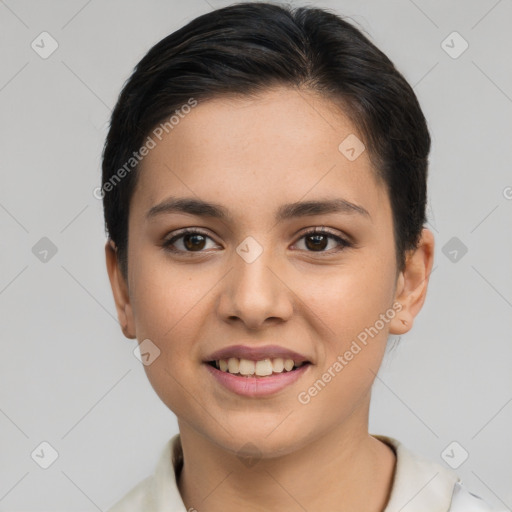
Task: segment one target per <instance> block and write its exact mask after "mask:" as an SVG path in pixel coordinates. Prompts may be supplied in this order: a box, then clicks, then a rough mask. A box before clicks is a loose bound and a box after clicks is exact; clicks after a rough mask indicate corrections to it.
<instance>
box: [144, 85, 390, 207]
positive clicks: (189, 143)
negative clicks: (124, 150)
mask: <svg viewBox="0 0 512 512" xmlns="http://www.w3.org/2000/svg"><path fill="white" fill-rule="evenodd" d="M187 111H188V113H187V114H182V116H180V118H179V121H178V122H177V123H175V124H173V125H172V128H171V127H170V126H168V127H167V131H165V130H164V131H163V134H162V135H160V138H161V140H158V139H157V138H156V137H155V136H154V135H153V139H154V140H155V143H156V144H155V147H154V148H153V149H151V151H150V152H149V153H148V154H147V156H145V157H144V159H143V161H142V162H141V164H140V166H139V171H138V172H140V176H139V180H138V185H137V191H136V193H135V196H136V197H134V203H136V204H134V207H137V208H139V207H140V208H142V207H143V208H146V209H147V208H150V207H151V206H153V205H155V204H156V203H158V202H160V201H162V200H163V199H164V198H165V197H166V196H167V195H169V194H170V193H172V194H173V195H187V196H191V195H196V196H198V197H201V198H203V199H207V200H208V199H209V200H216V202H219V200H220V199H221V200H225V201H226V202H228V203H232V204H236V203H240V201H242V202H244V201H245V209H250V206H251V205H252V206H254V208H255V210H257V208H258V207H259V208H267V207H268V206H269V204H273V205H274V206H275V207H277V206H278V204H280V203H283V202H291V201H297V200H299V199H300V198H301V197H304V196H307V199H313V198H314V196H315V195H321V196H323V197H325V196H326V194H329V193H330V194H331V195H333V196H334V192H340V193H342V194H343V197H344V198H345V199H347V200H349V201H351V202H354V203H361V202H362V201H363V200H364V202H366V203H367V204H368V203H369V208H375V207H376V206H377V204H376V203H378V202H379V200H382V197H381V196H382V192H383V187H381V185H380V183H379V182H378V181H377V179H376V177H375V173H374V171H373V169H372V168H371V164H370V160H369V156H368V154H367V151H365V150H364V146H363V144H362V141H361V139H362V137H361V136H360V134H359V133H358V132H357V130H356V128H355V126H354V125H353V124H352V123H351V121H350V120H349V118H348V117H347V116H346V115H344V114H343V112H342V111H341V109H340V108H339V107H337V106H336V105H335V104H334V103H332V102H331V101H329V100H327V99H325V98H323V97H320V96H318V95H317V94H314V93H311V92H306V91H297V90H295V89H289V88H284V87H282V88H276V89H271V90H268V91H265V92H263V93H261V94H259V95H257V96H256V97H250V98H249V97H233V96H226V97H219V98H215V99H212V100H209V101H205V102H202V103H199V104H198V105H197V106H195V107H194V108H192V109H187ZM176 120H177V118H176ZM161 131H162V130H161ZM150 135H151V134H150ZM345 141H348V142H345ZM347 144H348V146H350V147H349V148H348V149H349V150H352V149H353V150H354V151H352V153H350V152H349V153H347V152H346V150H347ZM340 145H341V146H340ZM361 151H362V152H361ZM354 152H356V156H357V153H359V152H361V153H360V154H359V156H357V158H355V159H354V158H352V157H353V156H354ZM348 157H350V158H348ZM284 196H286V199H288V201H285V197H284ZM372 203H374V206H372ZM139 213H141V212H139Z"/></svg>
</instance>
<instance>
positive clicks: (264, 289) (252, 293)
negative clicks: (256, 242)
mask: <svg viewBox="0 0 512 512" xmlns="http://www.w3.org/2000/svg"><path fill="white" fill-rule="evenodd" d="M282 267H283V265H279V264H278V262H277V256H275V255H272V251H270V250H268V249H263V252H262V253H261V254H260V256H259V257H258V258H257V259H256V260H254V261H252V262H248V261H246V260H245V259H244V258H242V257H241V256H239V255H238V254H237V253H235V254H234V255H233V268H232V270H231V272H229V273H228V275H227V276H226V279H225V280H223V281H224V288H223V290H222V292H221V296H220V300H219V303H218V313H219V315H220V316H221V318H222V319H223V320H224V321H226V322H230V323H236V322H237V321H238V322H241V323H243V324H244V325H245V327H246V328H247V329H261V328H263V327H265V326H266V325H267V324H269V325H270V324H279V323H282V322H285V321H286V320H289V319H290V317H291V316H292V314H293V309H294V308H293V292H292V291H291V289H290V288H289V284H288V283H287V282H286V281H287V280H286V276H285V275H284V272H283V270H282Z"/></svg>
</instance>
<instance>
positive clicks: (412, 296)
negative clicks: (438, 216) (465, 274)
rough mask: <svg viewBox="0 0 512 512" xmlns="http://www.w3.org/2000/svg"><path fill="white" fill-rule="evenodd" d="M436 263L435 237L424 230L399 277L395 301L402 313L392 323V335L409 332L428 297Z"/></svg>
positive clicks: (390, 330) (408, 255) (427, 230)
mask: <svg viewBox="0 0 512 512" xmlns="http://www.w3.org/2000/svg"><path fill="white" fill-rule="evenodd" d="M433 262H434V235H433V234H432V232H431V231H430V230H429V229H427V228H424V229H423V231H422V233H421V238H420V241H419V242H418V245H417V247H416V249H415V250H413V251H410V252H409V253H408V254H407V257H406V262H405V268H404V269H403V271H402V272H400V275H399V276H398V280H397V286H396V292H395V301H396V302H399V303H400V304H401V309H400V311H399V312H398V313H397V314H396V316H395V318H393V320H392V321H391V323H390V329H389V332H390V334H405V333H406V332H408V331H409V330H410V329H411V327H412V325H413V323H414V319H415V317H416V315H417V314H418V313H419V312H420V310H421V308H422V306H423V303H424V302H425V297H426V295H427V287H428V280H429V278H430V273H431V272H432V265H433Z"/></svg>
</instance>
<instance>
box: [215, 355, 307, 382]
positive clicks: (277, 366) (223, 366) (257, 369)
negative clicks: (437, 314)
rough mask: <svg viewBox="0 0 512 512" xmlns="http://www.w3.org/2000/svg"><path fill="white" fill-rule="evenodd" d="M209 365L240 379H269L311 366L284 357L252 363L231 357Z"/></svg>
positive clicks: (248, 360) (304, 362) (305, 362)
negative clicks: (272, 376)
mask: <svg viewBox="0 0 512 512" xmlns="http://www.w3.org/2000/svg"><path fill="white" fill-rule="evenodd" d="M207 364H209V365H210V366H213V367H214V368H216V369H217V370H220V371H221V372H224V373H230V374H231V375H236V376H238V377H269V376H271V375H279V374H281V373H290V372H293V371H295V370H297V369H298V368H300V367H301V366H304V365H308V364H311V363H310V362H309V361H301V362H297V363H296V362H295V361H294V360H293V359H285V358H282V357H276V358H272V359H270V358H267V359H261V360H258V361H252V360H250V359H239V358H237V357H230V358H229V359H218V360H216V361H208V362H207Z"/></svg>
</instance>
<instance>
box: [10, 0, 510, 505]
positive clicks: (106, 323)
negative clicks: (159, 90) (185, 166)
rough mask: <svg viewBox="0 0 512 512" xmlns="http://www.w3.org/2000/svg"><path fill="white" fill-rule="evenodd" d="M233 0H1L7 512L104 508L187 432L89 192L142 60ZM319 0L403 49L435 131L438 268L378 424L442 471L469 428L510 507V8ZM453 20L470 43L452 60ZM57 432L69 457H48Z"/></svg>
mask: <svg viewBox="0 0 512 512" xmlns="http://www.w3.org/2000/svg"><path fill="white" fill-rule="evenodd" d="M228 3H229V2H223V1H214V0H208V1H206V0H195V1H187V2H177V1H157V0H152V1H146V2H142V1H139V2H136V1H125V2H122V1H121V0H111V1H108V2H106V1H104V2H101V1H99V0H92V1H91V0H90V1H84V0H73V1H66V2H64V1H60V2H59V1H38V2H28V1H16V0H0V58H1V63H2V65H1V68H0V109H1V114H0V115H1V117H0V119H1V121H0V123H1V124H0V144H1V154H0V155H1V157H0V172H1V188H0V229H1V237H0V249H1V251H0V315H1V316H0V325H1V349H2V350H1V354H2V357H1V358H0V376H1V383H0V432H1V434H0V443H1V445H0V510H2V511H6V510H13V511H14V510H16V511H22V510H23V511H36V510H43V509H44V510H47V511H49V510H52V511H75V510H76V511H78V510H80V511H85V510H105V509H106V508H107V507H109V506H110V505H111V504H112V503H113V502H114V501H116V500H117V499H119V498H120V497H121V496H122V495H124V494H125V493H126V492H127V491H128V490H129V489H131V488H132V487H133V485H135V484H136V483H137V482H138V481H139V480H140V479H142V478H144V477H145V476H147V475H149V474H150V472H151V471H152V470H153V467H154V464H155V462H156V460H157V458H158V456H159V454H160V451H161V449H162V447H163V445H164V443H165V442H166V441H167V440H168V438H169V437H170V436H171V435H172V434H174V433H175V432H176V431H177V424H176V420H175V417H174V415H173V414H172V413H171V412H170V411H169V410H168V409H167V408H166V407H165V406H164V405H163V403H161V402H160V400H159V398H158V397H157V396H156V394H155V393H154V391H153V390H152V388H151V386H150V384H149V382H148V381H147V379H146V376H145V373H144V371H143V367H142V365H141V363H140V362H139V361H138V360H137V359H136V357H134V354H133V350H134V348H135V346H136V341H135V340H127V339H125V338H124V337H123V335H122V333H121V329H120V327H119V325H118V323H117V318H116V312H115V308H114V303H113V299H112V295H111V290H110V285H109V283H108V277H107V273H106V269H105V262H104V249H103V247H104V243H105V234H104V231H103V219H102V204H101V201H99V200H98V199H96V198H95V197H94V196H93V189H94V188H95V187H97V186H98V185H99V184H100V154H101V149H102V145H103V141H104V137H105V135H106V131H107V122H108V118H109V114H110V109H111V108H112V107H113V105H114V102H115V100H116V98H117V95H118V93H119V91H120V89H121V86H122V84H123V82H124V80H125V79H126V78H128V76H129V74H130V72H131V70H132V68H133V66H134V65H135V64H136V63H137V61H138V60H139V59H140V58H141V57H142V56H143V55H144V54H145V52H146V51H147V50H148V49H149V48H150V47H151V46H152V45H153V44H155V43H156V42H157V41H159V40H160V39H161V38H162V37H164V36H165V35H167V34H168V33H170V32H171V31H173V30H175V29H177V28H178V27H180V26H182V25H183V24H184V23H185V22H187V21H189V20H191V19H192V18H194V17H195V16H197V15H199V14H201V13H204V12H208V11H209V10H210V9H212V8H215V7H221V6H224V5H227V4H228ZM296 3H297V5H299V4H300V5H302V3H301V2H296ZM316 5H319V6H323V7H328V8H332V9H334V10H336V11H337V12H338V13H340V14H343V15H346V16H349V17H351V19H352V20H354V21H356V22H357V23H358V24H359V27H360V28H363V29H364V30H366V31H367V33H368V34H369V36H370V38H371V39H372V40H373V41H374V42H375V43H376V44H377V46H378V47H380V48H381V49H382V50H383V51H384V52H385V53H386V54H387V55H388V56H389V57H390V58H391V60H393V61H394V62H395V64H396V65H397V67H398V68H399V69H400V70H401V71H402V72H403V74H404V75H405V77H406V78H407V79H408V80H409V82H410V83H411V85H413V86H414V89H415V91H416V93H417V95H418V97H419V100H420V103H421V104H422V107H423V109H424V111H425V114H426V117H427V119H428V122H429V126H430V129H431V133H432V137H433V149H432V154H431V167H430V181H429V186H430V190H429V192H430V201H429V217H430V225H431V228H432V229H433V231H434V234H435V235H436V242H437V247H436V262H435V270H434V272H433V274H432V278H431V283H430V289H429V294H428V298H427V301H426V304H425V307H424V310H423V311H422V312H421V314H420V316H419V317H418V319H417V323H416V325H415V327H414V329H413V330H412V332H410V333H408V334H407V335H406V336H403V337H402V338H401V340H400V342H399V344H398V346H397V348H396V349H394V350H391V351H390V353H389V354H388V356H387V357H386V359H385V361H384V364H383V366H382V368H381V372H380V373H379V376H378V378H377V381H376V384H375V387H374V398H373V405H372V409H371V425H370V431H371V432H372V433H381V434H387V435H391V436H394V437H397V438H398V439H400V440H401V441H402V442H403V443H404V444H406V445H407V446H408V447H409V448H410V449H412V450H414V451H416V452H417V453H420V454H422V455H424V456H426V457H428V458H430V459H432V460H435V461H437V462H439V463H440V464H444V465H446V464H447V463H446V462H445V460H443V457H442V455H441V454H442V453H443V451H444V450H445V448H446V447H447V446H448V445H450V443H452V442H453V441H456V442H457V443H458V444H457V445H455V448H454V451H453V452H451V450H448V453H449V454H450V455H451V461H454V460H455V461H456V462H457V461H459V462H460V460H461V458H462V456H463V454H464V452H463V451H462V450H466V451H467V452H468V453H469V457H468V459H467V460H466V461H465V462H464V463H462V465H460V467H459V468H458V469H457V470H456V471H457V473H458V474H459V475H460V476H461V477H462V478H463V480H464V482H465V483H466V485H467V486H468V487H469V488H470V489H471V490H472V491H473V492H475V493H477V494H480V495H481V496H483V497H484V498H485V499H487V500H488V501H490V502H492V503H494V504H497V505H500V506H504V505H506V506H507V507H508V508H510V507H511V506H512V485H511V482H512V467H511V462H510V461H511V460H512V443H511V442H510V432H511V425H512V404H511V401H512V372H511V371H510V367H511V362H512V344H511V342H510V341H511V336H510V333H511V331H512V314H511V313H512V271H511V265H510V262H511V261H512V237H511V233H512V230H511V228H512V200H511V199H512V173H511V163H510V162H511V161H512V149H511V146H512V133H511V132H512V129H511V118H512V117H511V116H512V69H511V65H510V62H511V61H510V51H511V49H512V35H511V34H512V33H511V31H510V22H511V21H512V2H511V1H510V0H502V1H496V0H485V1H484V0H482V1H467V0H459V1H451V2H441V1H437V2H436V1H427V0H415V1H414V2H413V1H412V0H400V1H399V0H396V1H386V2H382V1H379V0H373V1H365V2H357V1H349V0H337V1H335V0H332V1H322V2H317V3H316ZM43 31H47V32H49V33H50V34H51V36H52V37H53V38H54V39H55V40H56V41H57V43H58V45H59V46H58V48H57V50H56V51H55V52H54V53H53V54H52V55H50V56H49V57H48V58H46V59H43V58H41V56H40V55H39V54H38V53H36V51H34V49H32V47H31V43H32V41H34V40H35V41H36V43H37V42H38V41H39V45H40V46H43V43H41V38H38V36H39V34H40V33H41V32H43ZM454 31H457V32H458V33H459V34H460V36H461V37H462V38H463V39H464V40H465V41H467V43H468V44H469V47H468V49H467V50H466V51H465V52H464V53H462V54H461V55H459V56H458V57H457V58H453V55H454V53H458V52H459V51H460V50H461V49H462V48H463V46H462V44H463V41H462V40H461V39H460V38H457V37H458V36H455V39H454V38H453V36H452V37H451V38H448V39H447V40H446V38H447V36H449V35H450V34H451V33H452V32H454ZM45 37H46V36H45ZM444 40H446V42H445V43H444V44H443V41H444ZM44 46H45V49H46V50H48V49H49V48H50V41H49V39H46V40H45V43H44ZM449 47H451V48H449ZM445 49H446V50H448V51H449V52H451V53H452V56H450V55H449V54H448V53H447V51H445ZM40 51H41V50H40ZM43 237H47V238H48V239H49V240H50V241H51V243H52V244H53V245H54V246H55V248H54V251H55V249H56V251H57V252H56V253H55V254H53V253H52V250H51V247H50V248H49V242H48V240H43V241H41V239H42V238H43ZM453 237H456V240H455V241H452V242H449V241H450V240H451V239H452V238H453ZM446 244H448V245H446ZM462 244H463V245H462ZM34 247H35V248H34ZM443 247H445V249H444V251H443ZM464 247H466V248H467V253H466V254H463V248H464ZM48 248H49V249H48ZM45 249H46V250H49V252H48V253H44V250H45ZM453 251H457V252H456V253H455V252H453ZM455 257H456V259H454V258H455ZM45 258H46V261H44V260H45ZM395 341H396V340H395ZM393 343H394V341H392V342H391V346H393ZM43 441H46V442H48V443H49V444H50V445H51V446H52V447H53V448H54V449H55V450H56V451H57V452H58V458H57V459H56V460H55V462H54V463H53V464H52V465H51V466H50V467H49V468H48V469H42V468H41V467H40V465H39V464H41V463H43V464H44V463H45V461H46V463H48V462H49V461H50V459H49V457H50V455H51V452H50V450H49V449H48V447H46V448H45V447H44V446H43V448H41V447H40V443H41V442H43ZM34 450H36V453H39V457H37V456H34V458H32V457H31V453H33V451H34ZM41 450H42V451H41ZM36 461H37V462H36ZM452 464H453V462H452Z"/></svg>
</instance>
